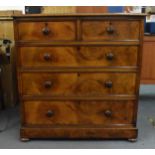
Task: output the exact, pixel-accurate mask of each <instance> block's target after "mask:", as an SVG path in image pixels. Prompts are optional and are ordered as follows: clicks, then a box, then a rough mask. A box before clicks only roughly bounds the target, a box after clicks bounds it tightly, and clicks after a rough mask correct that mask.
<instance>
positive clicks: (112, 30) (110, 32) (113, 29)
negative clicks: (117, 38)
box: [106, 23, 115, 34]
mask: <svg viewBox="0 0 155 155" xmlns="http://www.w3.org/2000/svg"><path fill="white" fill-rule="evenodd" d="M106 31H107V33H108V34H113V33H114V32H115V28H114V26H113V25H112V23H109V26H108V27H107V28H106Z"/></svg>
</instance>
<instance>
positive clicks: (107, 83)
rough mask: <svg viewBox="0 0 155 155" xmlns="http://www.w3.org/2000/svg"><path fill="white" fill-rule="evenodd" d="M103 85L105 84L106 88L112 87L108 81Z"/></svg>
mask: <svg viewBox="0 0 155 155" xmlns="http://www.w3.org/2000/svg"><path fill="white" fill-rule="evenodd" d="M104 84H105V87H106V88H112V86H113V83H112V81H110V80H108V81H106V82H105V83H104Z"/></svg>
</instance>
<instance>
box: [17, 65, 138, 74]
mask: <svg viewBox="0 0 155 155" xmlns="http://www.w3.org/2000/svg"><path fill="white" fill-rule="evenodd" d="M18 71H19V72H21V73H24V72H28V73H31V72H33V73H38V72H48V73H60V72H61V73H62V72H63V73H72V72H87V73H88V72H91V73H92V72H117V73H137V72H138V68H137V67H136V66H134V67H114V66H113V67H78V68H77V67H65V68H63V67H57V68H56V67H55V68H54V67H48V68H41V67H39V68H37V67H33V68H18Z"/></svg>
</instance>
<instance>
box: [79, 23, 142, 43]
mask: <svg viewBox="0 0 155 155" xmlns="http://www.w3.org/2000/svg"><path fill="white" fill-rule="evenodd" d="M139 27H140V23H139V22H138V21H127V20H118V21H117V20H112V21H110V20H109V21H104V20H103V21H93V20H92V21H89V20H88V21H83V22H82V40H89V41H102V40H105V41H106V40H114V41H116V40H139V33H140V32H139V30H140V29H139Z"/></svg>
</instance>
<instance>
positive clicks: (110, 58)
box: [106, 52, 114, 61]
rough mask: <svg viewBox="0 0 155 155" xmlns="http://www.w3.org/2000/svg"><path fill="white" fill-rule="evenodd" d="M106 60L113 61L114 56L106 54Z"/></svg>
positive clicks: (110, 53)
mask: <svg viewBox="0 0 155 155" xmlns="http://www.w3.org/2000/svg"><path fill="white" fill-rule="evenodd" d="M106 59H107V60H110V61H111V60H113V59H114V54H113V53H112V52H109V53H107V54H106Z"/></svg>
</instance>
